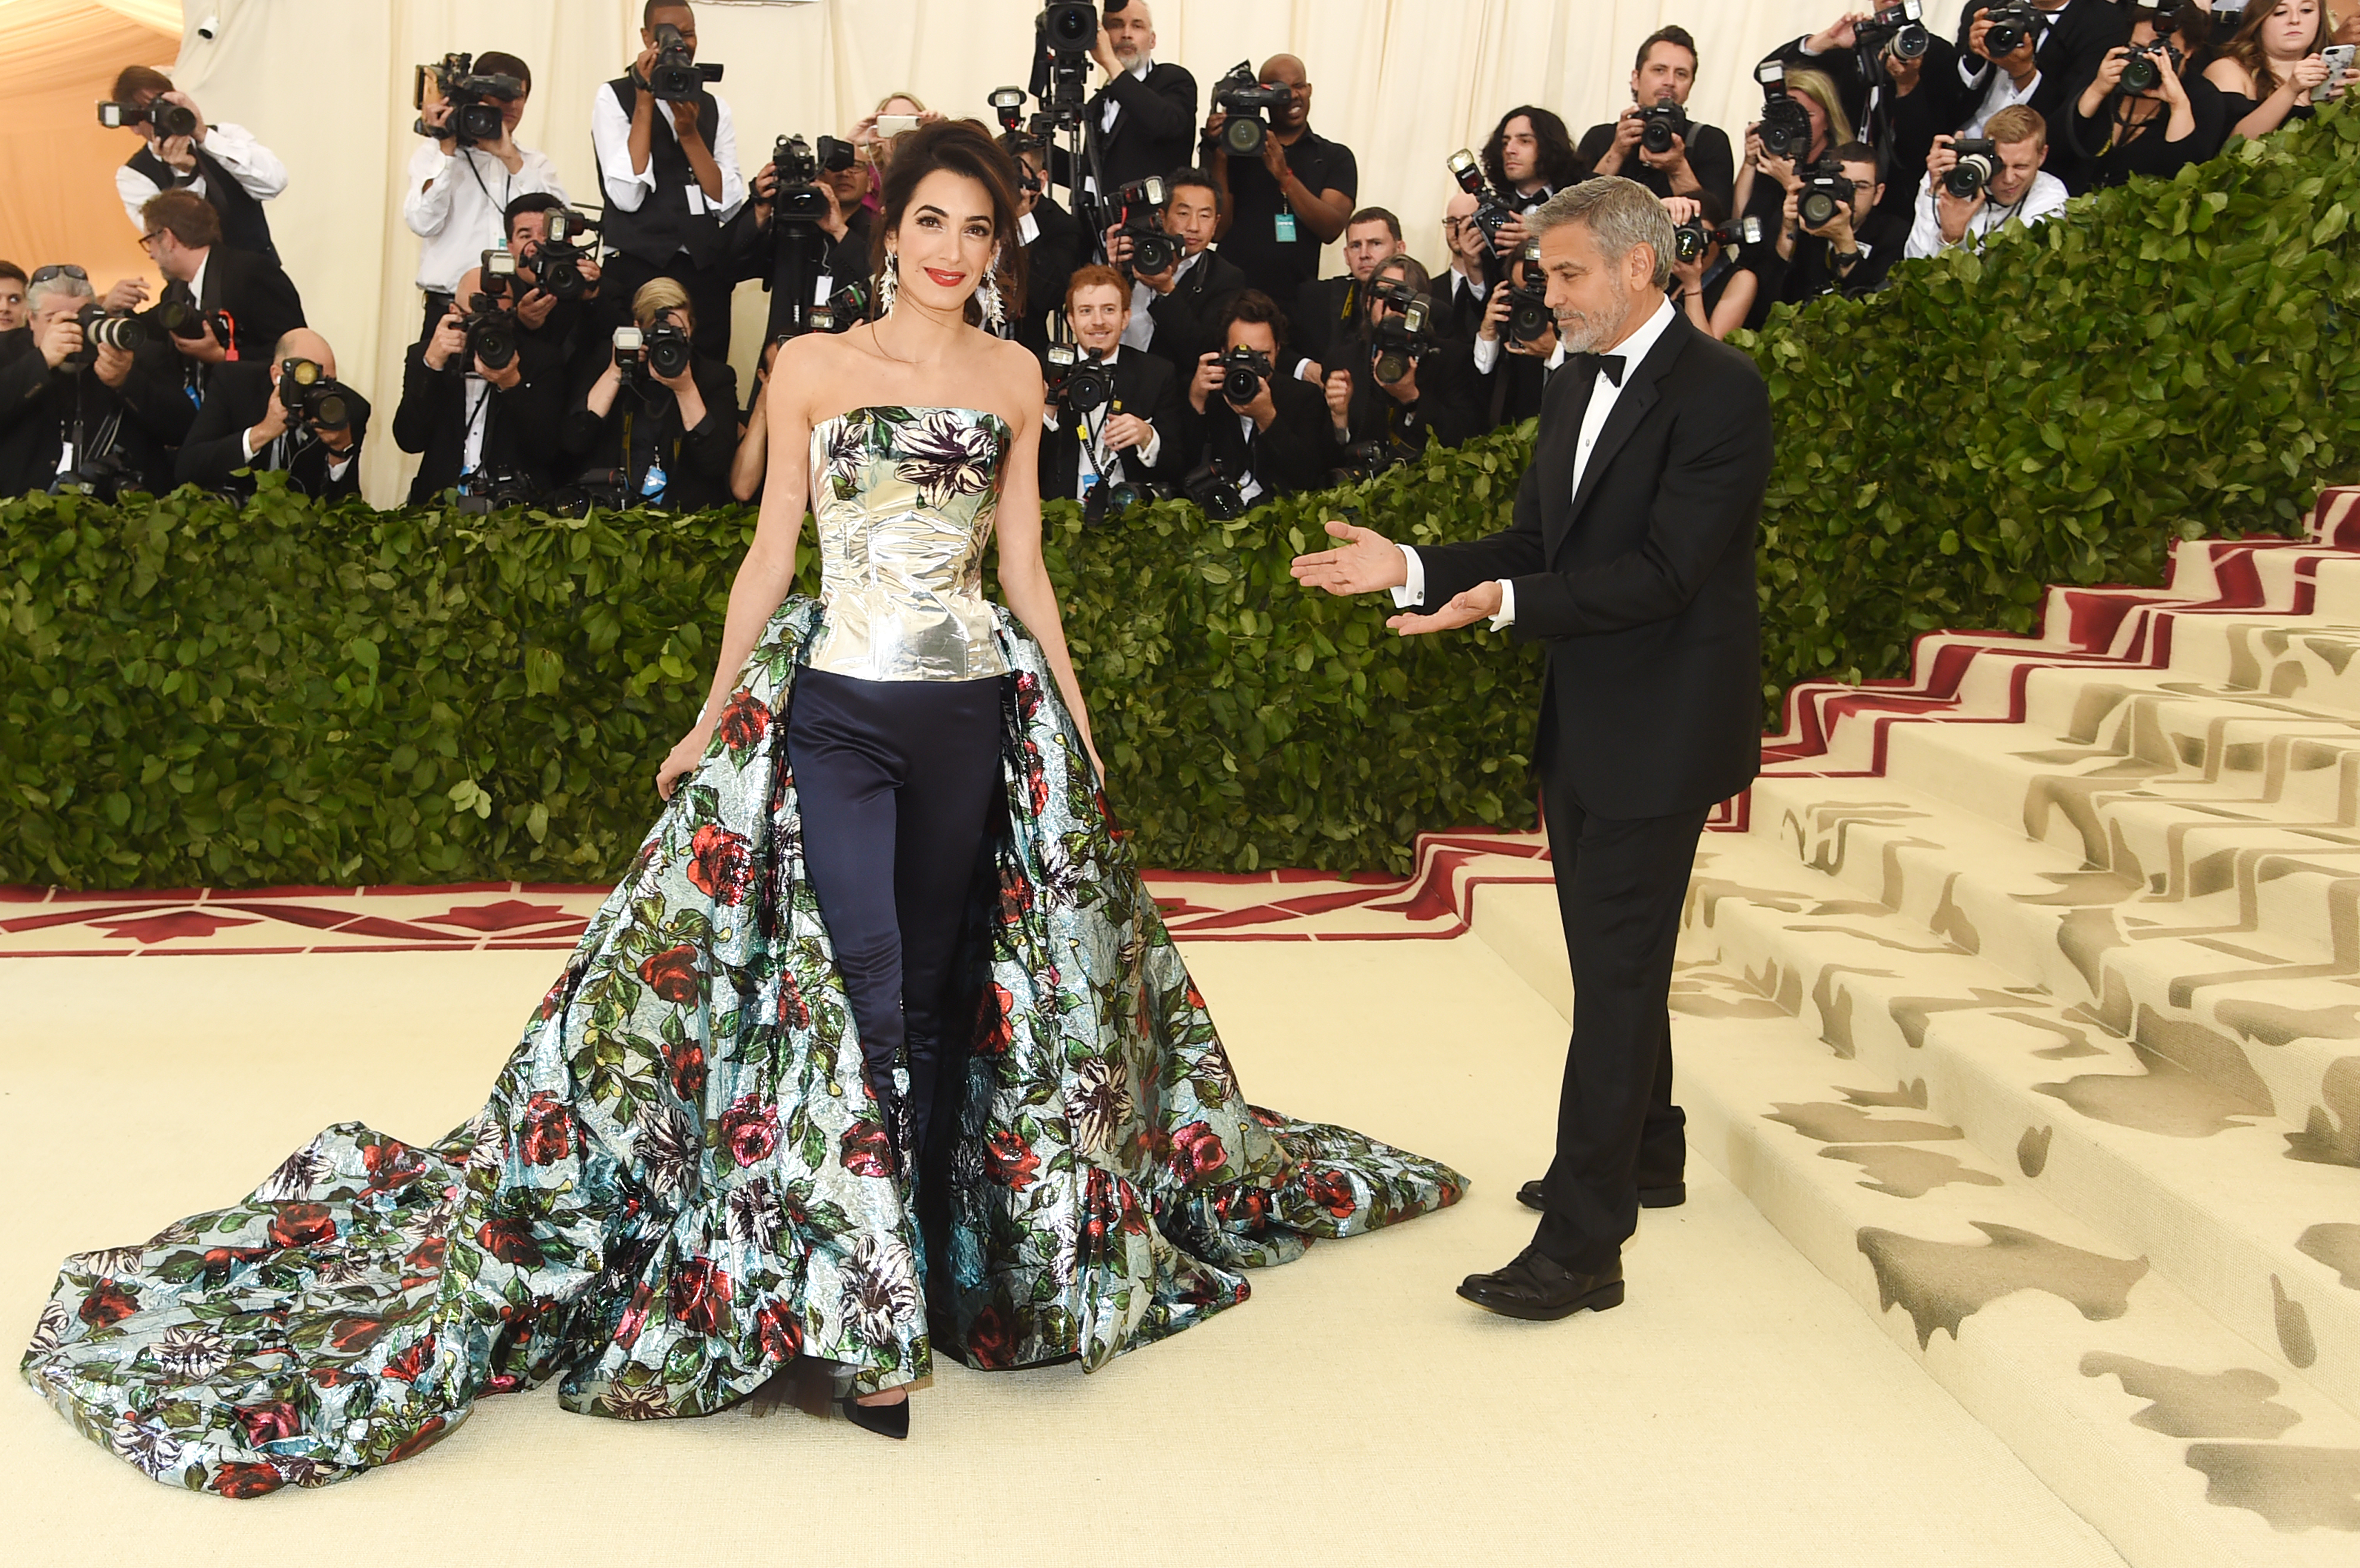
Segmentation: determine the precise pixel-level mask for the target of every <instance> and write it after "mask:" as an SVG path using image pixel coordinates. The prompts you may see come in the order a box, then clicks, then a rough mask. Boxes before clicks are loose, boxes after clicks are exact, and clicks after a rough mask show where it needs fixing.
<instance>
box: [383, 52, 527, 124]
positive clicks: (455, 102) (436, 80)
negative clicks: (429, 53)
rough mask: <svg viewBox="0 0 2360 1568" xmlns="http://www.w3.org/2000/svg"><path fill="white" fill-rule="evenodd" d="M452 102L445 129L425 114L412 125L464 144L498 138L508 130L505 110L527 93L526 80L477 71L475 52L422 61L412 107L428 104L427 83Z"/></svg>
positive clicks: (413, 84)
mask: <svg viewBox="0 0 2360 1568" xmlns="http://www.w3.org/2000/svg"><path fill="white" fill-rule="evenodd" d="M428 82H432V83H433V84H434V90H435V91H436V92H437V93H441V94H442V95H443V102H444V103H448V104H450V105H451V118H450V120H449V122H448V123H447V124H446V125H444V126H443V131H442V132H441V133H437V132H436V131H435V129H434V128H433V127H432V125H428V124H427V123H426V119H425V116H424V115H423V114H421V115H420V116H419V119H418V122H417V124H415V125H412V126H410V129H411V130H413V131H415V132H417V133H418V134H419V135H420V136H437V135H438V134H439V135H448V136H452V137H453V139H454V140H455V141H456V142H457V144H458V145H459V146H460V147H475V146H478V145H480V144H481V143H484V142H496V141H498V140H499V139H500V137H501V136H502V135H503V134H504V133H505V131H506V130H507V128H508V127H507V123H506V120H505V119H504V117H503V116H504V111H505V110H506V109H507V107H508V105H509V104H510V103H515V102H516V101H517V100H518V99H519V98H521V97H523V96H524V83H523V82H519V81H518V80H517V79H516V78H515V77H513V76H486V75H480V74H478V73H477V72H476V71H475V56H474V55H471V54H446V55H444V56H443V58H442V59H441V60H438V61H436V62H435V63H434V64H432V65H421V66H420V67H418V68H417V71H416V72H415V74H414V75H413V76H412V77H411V87H410V103H411V105H412V107H414V108H417V109H420V110H423V109H424V108H425V107H426V84H427V83H428Z"/></svg>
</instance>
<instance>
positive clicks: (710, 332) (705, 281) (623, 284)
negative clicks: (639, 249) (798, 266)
mask: <svg viewBox="0 0 2360 1568" xmlns="http://www.w3.org/2000/svg"><path fill="white" fill-rule="evenodd" d="M657 278H671V279H672V281H673V282H675V283H677V284H679V285H680V286H681V288H683V289H685V290H687V293H688V303H689V308H690V309H691V310H693V311H694V313H695V316H696V331H695V332H692V333H690V334H689V337H690V341H691V342H693V343H695V345H696V352H697V353H699V354H704V355H705V356H706V357H707V358H711V359H727V358H728V357H729V298H730V296H731V295H732V294H734V293H736V292H737V278H736V277H735V276H733V273H732V269H731V268H729V267H726V266H722V267H698V266H697V265H695V264H694V262H692V261H690V260H689V259H688V256H687V254H686V253H685V252H674V253H673V254H672V258H671V259H670V260H668V261H666V262H665V263H664V264H663V265H662V266H661V267H657V266H654V265H652V264H650V263H649V262H646V261H642V260H640V259H639V257H638V256H609V257H608V258H607V260H606V268H605V270H604V271H602V272H600V273H599V275H598V299H597V320H598V321H599V324H600V325H599V335H600V336H602V337H611V336H612V335H613V334H614V331H615V329H616V328H617V327H628V326H629V325H630V324H631V321H632V317H631V296H633V295H634V294H637V293H638V292H639V290H640V289H642V288H644V287H645V286H646V285H648V284H650V283H651V282H653V281H654V280H655V279H657Z"/></svg>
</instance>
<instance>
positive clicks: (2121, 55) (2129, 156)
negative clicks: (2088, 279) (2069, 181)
mask: <svg viewBox="0 0 2360 1568" xmlns="http://www.w3.org/2000/svg"><path fill="white" fill-rule="evenodd" d="M2184 66H2185V62H2184V61H2183V60H2181V58H2180V51H2179V49H2176V48H2173V47H2171V46H2170V45H2169V43H2168V42H2167V41H2166V40H2164V39H2162V38H2158V37H2157V36H2156V28H2155V24H2154V23H2153V22H2152V21H2151V20H2147V19H2146V18H2142V19H2140V20H2138V21H2136V22H2135V23H2134V24H2132V33H2131V42H2130V44H2129V45H2128V46H2126V47H2125V48H2122V49H2113V50H2110V51H2108V53H2107V55H2106V58H2105V60H2104V61H2103V63H2102V64H2100V65H2099V67H2098V74H2097V76H2096V77H2095V78H2094V79H2093V80H2092V82H2091V83H2090V85H2089V86H2087V87H2085V88H2083V89H2082V90H2081V96H2080V97H2079V98H2078V99H2076V100H2075V101H2074V103H2073V108H2072V112H2071V113H2070V114H2068V115H2067V116H2066V117H2065V134H2066V137H2067V139H2068V140H2069V141H2070V142H2071V143H2072V150H2073V153H2074V156H2075V159H2076V162H2077V163H2078V164H2079V166H2080V167H2081V169H2083V170H2084V171H2085V173H2086V176H2087V178H2088V180H2089V182H2090V184H2091V186H2092V188H2093V189H2103V188H2104V187H2106V186H2111V185H2122V184H2125V183H2127V182H2128V180H2130V178H2131V176H2132V175H2134V174H2144V175H2148V176H2151V177H2153V178H2155V179H2158V180H2169V179H2170V178H2171V177H2172V176H2173V175H2174V174H2176V173H2178V172H2179V171H2180V169H2184V168H2186V167H2187V166H2188V165H2190V164H2191V163H2202V162H2203V161H2204V160H2205V159H2206V158H2211V157H2212V155H2213V154H2214V153H2216V152H2218V151H2220V150H2221V143H2222V142H2223V140H2224V139H2225V137H2226V135H2227V127H2226V125H2224V123H2223V111H2222V102H2221V95H2220V94H2219V93H2206V94H2204V96H2203V98H2202V101H2201V102H2200V100H2199V99H2198V98H2197V97H2196V95H2195V94H2193V93H2191V92H2190V91H2189V87H2188V83H2186V82H2183V81H2181V80H2180V71H2182V70H2183V69H2184ZM2135 68H2136V74H2132V75H2128V76H2126V74H2125V73H2126V72H2132V71H2134V69H2135Z"/></svg>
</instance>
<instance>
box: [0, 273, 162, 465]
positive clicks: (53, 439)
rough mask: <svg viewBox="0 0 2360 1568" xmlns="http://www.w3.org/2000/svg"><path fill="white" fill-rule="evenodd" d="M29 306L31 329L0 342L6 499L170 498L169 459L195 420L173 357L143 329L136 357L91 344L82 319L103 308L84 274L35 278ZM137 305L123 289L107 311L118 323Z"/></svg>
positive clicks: (0, 443) (129, 350)
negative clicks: (127, 494) (83, 492)
mask: <svg viewBox="0 0 2360 1568" xmlns="http://www.w3.org/2000/svg"><path fill="white" fill-rule="evenodd" d="M25 299H26V300H27V303H28V305H29V307H30V310H29V312H28V320H29V323H30V325H29V329H27V328H23V327H19V328H15V329H10V330H7V331H5V332H0V499H5V498H7V497H10V496H16V495H38V494H39V493H40V492H42V491H45V490H49V489H53V488H68V487H80V486H82V485H90V486H91V487H92V489H93V493H94V494H96V495H99V496H100V497H101V498H102V499H105V500H112V499H114V496H115V489H116V488H118V487H119V488H121V489H126V490H146V491H147V492H149V493H151V494H154V495H162V494H163V493H164V492H166V491H168V490H169V489H170V488H171V487H172V485H171V476H172V462H171V449H172V448H173V447H176V446H178V445H179V444H180V441H181V439H182V438H183V437H185V436H186V435H187V434H188V430H189V421H190V419H191V418H192V417H193V416H194V413H195V410H194V409H193V408H191V407H190V404H189V400H188V399H187V398H186V397H183V396H181V394H180V376H179V366H178V365H177V363H176V362H175V358H174V355H173V354H172V351H171V350H170V349H169V348H167V347H165V346H164V345H163V344H162V343H158V342H157V341H155V339H154V338H152V337H149V336H147V334H146V333H145V332H144V329H141V328H139V327H136V326H135V327H133V328H132V332H134V334H135V335H137V336H139V337H140V338H141V339H142V341H141V342H140V343H138V344H137V347H120V346H108V345H107V344H105V343H91V342H90V341H89V337H90V333H89V332H86V331H85V329H84V327H83V324H82V321H83V315H84V312H85V311H86V310H91V309H92V308H93V307H94V306H96V305H97V304H98V301H97V299H95V297H94V295H93V290H92V289H91V286H90V281H89V279H88V278H84V277H83V276H82V268H80V267H38V268H36V269H35V270H34V272H33V276H32V279H31V281H30V284H29V287H28V289H27V294H26V296H25ZM135 299H136V293H135V291H134V290H131V289H126V288H124V287H123V286H122V285H117V286H116V287H115V289H114V290H112V291H111V292H110V293H109V294H108V296H107V299H106V302H105V305H104V310H106V313H107V315H108V316H109V317H111V318H113V319H115V321H121V320H122V319H123V317H124V315H125V312H126V310H128V308H129V306H130V304H131V303H132V302H133V301H134V300H135Z"/></svg>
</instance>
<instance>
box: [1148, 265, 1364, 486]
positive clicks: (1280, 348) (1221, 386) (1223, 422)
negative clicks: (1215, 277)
mask: <svg viewBox="0 0 2360 1568" xmlns="http://www.w3.org/2000/svg"><path fill="white" fill-rule="evenodd" d="M1218 332H1219V333H1220V337H1219V343H1220V347H1219V348H1218V349H1207V351H1206V352H1205V354H1203V355H1202V356H1201V357H1200V358H1199V359H1198V360H1197V362H1196V373H1195V374H1194V375H1193V376H1190V377H1189V379H1188V407H1189V409H1190V413H1189V415H1188V418H1187V421H1186V422H1187V430H1186V437H1187V441H1186V446H1187V450H1186V452H1185V456H1184V463H1185V467H1186V468H1187V469H1189V470H1194V469H1196V468H1198V467H1200V466H1202V465H1204V464H1206V463H1218V464H1219V465H1220V472H1221V474H1222V475H1223V476H1224V477H1226V478H1227V479H1228V480H1229V483H1231V484H1233V485H1236V486H1237V487H1238V495H1239V496H1240V499H1242V500H1243V501H1244V502H1245V504H1246V505H1247V506H1252V505H1253V504H1254V503H1255V502H1257V501H1260V500H1262V499H1263V498H1265V497H1267V496H1271V495H1291V494H1293V493H1294V492H1295V491H1297V490H1316V489H1317V488H1318V487H1319V486H1320V485H1325V484H1326V483H1327V456H1328V453H1329V452H1331V451H1332V450H1333V448H1334V445H1335V443H1334V440H1333V438H1332V437H1330V436H1329V434H1328V433H1327V400H1326V399H1325V398H1323V397H1321V396H1320V395H1319V389H1318V388H1317V387H1314V386H1312V385H1311V384H1310V383H1309V382H1307V381H1297V380H1296V379H1295V377H1293V376H1288V375H1287V374H1285V373H1284V371H1282V370H1280V369H1278V368H1277V367H1278V366H1279V365H1283V364H1284V354H1285V352H1286V316H1285V314H1284V312H1283V311H1281V310H1279V308H1278V305H1277V302H1276V301H1274V300H1273V299H1271V297H1270V296H1269V295H1267V294H1265V293H1263V292H1262V290H1261V289H1245V290H1244V291H1242V292H1240V293H1239V294H1237V295H1235V296H1233V297H1232V298H1231V299H1230V300H1229V304H1228V305H1227V306H1225V307H1223V309H1222V310H1221V317H1220V321H1219V322H1218ZM1233 349H1243V350H1245V351H1247V352H1248V353H1250V354H1260V355H1262V361H1263V363H1264V365H1267V366H1269V368H1268V370H1267V371H1266V372H1265V373H1264V374H1263V375H1262V376H1260V377H1259V378H1257V379H1256V380H1255V381H1254V383H1253V391H1252V395H1251V397H1246V398H1245V399H1243V400H1242V401H1240V400H1237V399H1234V398H1232V397H1230V390H1231V389H1230V388H1229V387H1228V385H1227V382H1228V375H1227V371H1226V370H1225V369H1224V367H1223V365H1222V363H1221V361H1222V356H1223V354H1227V353H1228V352H1229V351H1230V350H1233Z"/></svg>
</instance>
